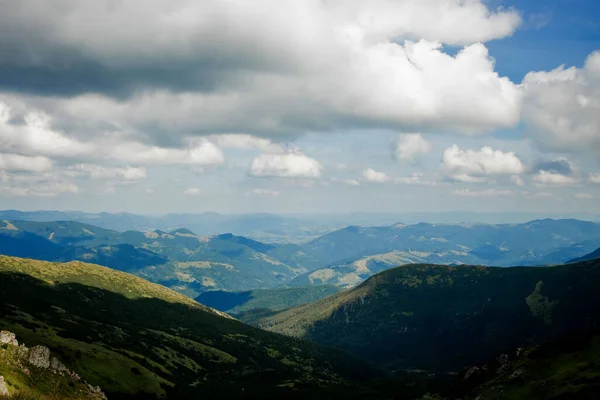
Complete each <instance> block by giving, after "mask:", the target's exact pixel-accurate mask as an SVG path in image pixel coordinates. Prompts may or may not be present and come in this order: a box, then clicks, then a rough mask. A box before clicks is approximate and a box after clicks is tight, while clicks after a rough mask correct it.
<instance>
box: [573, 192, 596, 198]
mask: <svg viewBox="0 0 600 400" xmlns="http://www.w3.org/2000/svg"><path fill="white" fill-rule="evenodd" d="M574 197H575V198H576V199H579V200H590V199H593V198H594V196H593V195H591V194H589V193H576V194H575V196H574Z"/></svg>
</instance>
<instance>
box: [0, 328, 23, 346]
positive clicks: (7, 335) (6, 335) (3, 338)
mask: <svg viewBox="0 0 600 400" xmlns="http://www.w3.org/2000/svg"><path fill="white" fill-rule="evenodd" d="M0 343H3V344H12V345H13V346H18V345H19V342H17V337H16V336H15V334H14V333H12V332H9V331H0Z"/></svg>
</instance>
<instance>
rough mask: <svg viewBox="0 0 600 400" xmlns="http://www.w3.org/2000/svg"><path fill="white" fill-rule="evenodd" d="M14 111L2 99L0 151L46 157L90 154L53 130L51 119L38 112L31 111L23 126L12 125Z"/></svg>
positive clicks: (70, 139)
mask: <svg viewBox="0 0 600 400" xmlns="http://www.w3.org/2000/svg"><path fill="white" fill-rule="evenodd" d="M13 117H14V115H13V109H12V107H10V106H9V105H8V104H7V103H6V102H3V101H2V99H1V98H0V147H2V148H3V149H5V150H9V151H15V152H20V153H25V154H29V155H44V156H71V157H72V156H77V155H80V154H89V153H90V152H91V151H92V148H91V147H90V146H88V145H85V144H83V143H80V142H79V141H77V140H75V139H72V138H69V137H67V136H65V135H63V134H61V133H59V132H56V131H54V130H52V127H51V123H50V122H51V118H50V117H49V116H48V115H47V114H45V113H43V112H39V111H37V112H36V111H29V112H27V113H26V114H25V115H24V116H23V121H22V123H19V124H15V123H11V119H12V118H13Z"/></svg>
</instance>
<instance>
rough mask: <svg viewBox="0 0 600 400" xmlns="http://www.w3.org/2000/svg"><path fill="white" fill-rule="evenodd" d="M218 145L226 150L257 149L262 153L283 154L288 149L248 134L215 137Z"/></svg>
mask: <svg viewBox="0 0 600 400" xmlns="http://www.w3.org/2000/svg"><path fill="white" fill-rule="evenodd" d="M213 138H214V140H215V142H216V144H217V145H218V146H219V147H221V148H224V149H242V150H248V149H257V150H260V151H261V152H262V153H269V154H283V153H285V152H286V148H285V147H284V146H282V145H280V144H277V143H273V142H271V141H270V140H268V139H264V138H259V137H256V136H252V135H248V134H242V133H239V134H234V133H230V134H225V135H216V136H214V137H213Z"/></svg>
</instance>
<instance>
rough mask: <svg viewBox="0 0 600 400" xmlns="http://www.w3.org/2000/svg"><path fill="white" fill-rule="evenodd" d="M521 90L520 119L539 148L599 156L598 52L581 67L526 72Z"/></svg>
mask: <svg viewBox="0 0 600 400" xmlns="http://www.w3.org/2000/svg"><path fill="white" fill-rule="evenodd" d="M523 89H524V93H525V97H524V102H523V117H524V119H525V121H526V122H527V123H528V124H529V126H530V128H531V129H530V131H529V134H530V135H532V137H533V138H534V139H535V140H536V143H537V144H538V145H539V146H540V147H542V148H544V149H549V150H555V151H559V152H565V151H574V152H580V151H581V152H591V153H592V154H596V155H597V154H600V130H599V129H598V127H599V126H600V51H596V52H594V53H592V54H590V55H589V57H588V58H587V60H586V61H585V64H584V66H583V68H576V67H571V68H565V67H564V66H560V67H558V68H556V69H554V70H552V71H540V72H530V73H528V74H527V75H526V76H525V79H524V80H523Z"/></svg>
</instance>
